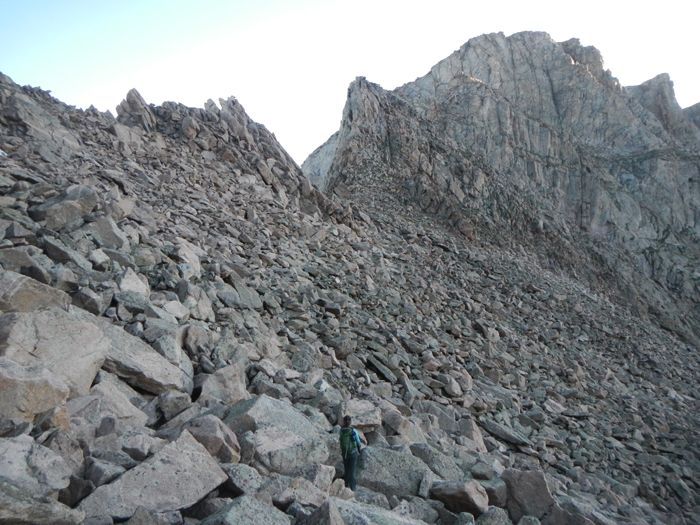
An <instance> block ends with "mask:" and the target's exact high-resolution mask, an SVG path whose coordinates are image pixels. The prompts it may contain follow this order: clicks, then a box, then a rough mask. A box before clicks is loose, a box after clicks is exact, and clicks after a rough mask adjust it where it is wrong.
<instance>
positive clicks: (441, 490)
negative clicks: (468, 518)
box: [430, 480, 489, 517]
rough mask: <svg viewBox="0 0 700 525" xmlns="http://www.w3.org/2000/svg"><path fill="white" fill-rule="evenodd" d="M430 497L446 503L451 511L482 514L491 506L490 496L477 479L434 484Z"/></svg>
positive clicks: (446, 506)
mask: <svg viewBox="0 0 700 525" xmlns="http://www.w3.org/2000/svg"><path fill="white" fill-rule="evenodd" d="M430 497H431V498H432V499H436V500H438V501H442V502H443V503H444V504H445V508H446V509H447V510H449V511H451V512H454V513H457V514H459V513H460V512H469V513H470V514H473V515H474V516H477V517H478V516H481V515H482V514H483V513H484V512H486V510H487V509H488V507H489V497H488V495H487V494H486V491H485V490H484V488H483V487H482V486H481V485H479V483H478V482H477V481H475V480H470V481H447V482H441V483H435V484H433V487H432V488H431V489H430Z"/></svg>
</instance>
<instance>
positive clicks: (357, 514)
mask: <svg viewBox="0 0 700 525" xmlns="http://www.w3.org/2000/svg"><path fill="white" fill-rule="evenodd" d="M328 501H329V502H331V503H333V504H334V505H335V506H336V507H337V508H338V511H339V512H340V516H341V517H342V518H343V521H344V523H345V525H366V524H367V523H372V524H377V525H425V522H424V521H422V520H414V519H411V518H407V517H405V516H401V515H399V514H396V513H395V512H392V511H390V510H386V509H382V508H380V507H375V506H374V505H366V504H364V503H359V502H357V501H354V500H344V499H340V498H330V499H329V500H328Z"/></svg>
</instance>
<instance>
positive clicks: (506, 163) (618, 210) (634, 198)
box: [303, 32, 700, 332]
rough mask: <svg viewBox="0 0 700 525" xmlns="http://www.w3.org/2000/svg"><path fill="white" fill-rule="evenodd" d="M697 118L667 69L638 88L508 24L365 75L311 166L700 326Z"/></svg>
mask: <svg viewBox="0 0 700 525" xmlns="http://www.w3.org/2000/svg"><path fill="white" fill-rule="evenodd" d="M697 121H698V119H697V109H696V108H695V107H693V108H688V109H687V110H682V109H681V108H680V107H679V106H678V104H677V102H676V101H675V97H674V94H673V84H672V82H671V81H670V79H669V78H668V76H667V75H659V76H658V77H656V78H654V79H652V80H650V81H648V82H645V83H644V84H642V85H640V86H635V87H631V88H624V87H622V86H620V85H619V83H618V81H617V80H616V79H615V78H614V77H613V76H612V75H611V74H610V72H609V71H607V70H605V69H604V67H603V61H602V58H601V55H600V53H599V52H598V51H597V50H596V49H595V48H592V47H583V46H581V44H580V43H579V42H578V40H576V39H572V40H569V41H567V42H564V43H556V42H554V41H553V40H552V39H551V38H550V37H549V36H548V35H546V34H544V33H529V32H528V33H519V34H515V35H512V36H510V37H507V38H506V37H505V36H504V35H503V34H500V33H499V34H491V35H484V36H481V37H478V38H474V39H472V40H470V41H469V42H467V43H466V44H465V45H464V46H462V48H460V49H459V50H458V51H456V52H455V53H453V54H452V55H451V56H449V57H448V58H446V59H444V60H443V61H441V62H440V63H438V64H437V65H435V66H434V67H433V68H432V69H431V71H430V72H429V73H428V74H427V75H425V76H424V77H422V78H419V79H417V80H416V81H414V82H411V83H408V84H405V85H404V86H401V87H400V88H397V89H396V90H394V91H391V92H389V91H385V90H383V89H382V88H380V87H379V86H376V85H373V84H371V83H369V82H367V81H366V80H365V79H363V78H358V79H357V80H356V81H355V82H353V83H352V84H351V86H350V88H349V91H348V100H347V104H346V107H345V110H344V114H343V120H342V124H341V128H340V130H339V132H338V133H337V136H335V135H334V138H333V139H332V140H331V141H329V142H328V143H327V144H326V145H324V146H322V147H321V148H319V149H318V150H317V151H316V152H314V153H313V154H312V155H311V157H310V158H309V159H307V161H306V162H305V163H304V166H303V169H304V170H305V172H306V174H307V176H309V177H314V178H315V179H316V180H319V181H321V184H322V185H325V186H326V187H327V188H328V189H330V190H331V191H335V192H336V193H337V194H339V195H344V196H348V195H352V198H354V199H356V200H358V201H365V200H367V198H368V197H369V198H370V199H371V198H372V195H376V194H377V191H376V188H375V186H376V185H377V184H379V183H381V185H383V186H388V187H390V190H389V193H393V194H395V195H397V194H401V195H402V198H403V199H409V200H413V201H417V202H418V203H420V205H421V207H422V208H423V209H425V210H430V211H433V212H435V213H438V215H440V216H441V217H443V218H444V219H445V220H447V221H448V223H450V224H452V225H453V226H455V227H457V228H458V229H460V230H461V231H463V232H464V233H466V234H467V235H472V236H476V237H478V238H481V239H486V238H487V237H488V238H493V235H494V233H495V232H497V234H498V236H500V237H502V238H503V239H505V240H507V242H514V243H516V244H519V245H521V246H523V247H525V248H526V249H527V250H529V251H537V252H541V253H543V254H545V255H546V256H547V258H548V259H550V260H554V261H557V262H556V265H557V266H560V267H564V268H567V269H568V271H569V272H571V271H575V272H576V273H577V274H578V275H580V276H582V277H583V278H584V279H585V280H587V281H588V282H589V283H591V284H592V285H594V286H597V287H598V288H614V289H616V290H617V289H619V290H621V292H619V294H618V295H619V296H620V297H622V298H623V300H624V301H625V302H629V303H632V304H633V305H634V307H635V308H636V309H637V310H638V311H642V312H643V311H645V310H646V309H647V308H648V307H649V308H650V310H651V311H652V313H655V314H659V315H660V316H661V317H662V318H666V321H664V322H666V323H667V324H668V323H669V322H670V321H669V318H670V317H673V318H675V319H676V320H677V323H678V328H681V329H686V328H688V327H689V326H690V325H694V327H695V328H694V330H695V331H696V332H697V327H698V326H700V323H699V322H698V321H699V320H698V319H693V320H690V321H688V320H687V318H686V319H685V320H684V311H685V310H690V309H691V308H692V305H694V304H696V303H697V301H698V300H700V288H699V287H698V279H699V278H700V273H698V260H699V259H698V239H699V236H698V234H699V233H700V222H699V218H700V177H699V173H700V128H698V125H697ZM487 230H488V233H486V231H487ZM480 231H481V232H482V235H479V232H480ZM552 246H555V247H556V248H554V249H553V248H552ZM615 293H617V292H615ZM679 299H680V301H681V303H682V306H681V307H680V308H676V307H675V306H674V303H676V301H677V300H679ZM676 306H677V304H676ZM671 324H673V323H671ZM683 325H685V328H682V327H683Z"/></svg>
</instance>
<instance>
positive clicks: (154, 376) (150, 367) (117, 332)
mask: <svg viewBox="0 0 700 525" xmlns="http://www.w3.org/2000/svg"><path fill="white" fill-rule="evenodd" d="M71 313H72V315H73V316H74V317H78V318H79V319H84V320H92V321H94V322H95V323H97V324H98V326H99V327H100V329H101V330H102V331H103V332H104V335H105V337H106V340H107V341H108V342H109V345H110V346H109V349H108V352H107V356H106V358H105V362H104V365H103V366H104V369H105V370H107V371H108V372H112V373H113V374H116V375H118V376H119V377H120V378H122V379H123V380H124V381H126V382H127V383H129V384H130V385H131V386H133V387H136V388H139V389H142V390H145V391H147V392H152V393H154V394H161V393H163V392H165V391H167V390H173V389H174V390H179V391H181V392H187V393H188V394H189V393H192V388H193V386H194V385H193V382H192V377H188V376H187V374H185V373H184V372H183V371H182V370H181V369H180V368H178V367H175V366H173V365H172V364H171V363H170V362H168V360H167V359H165V358H164V357H163V356H161V355H160V354H159V353H158V352H156V351H155V350H154V349H153V348H151V347H150V346H148V345H147V344H146V343H144V342H143V341H141V340H140V339H138V338H137V337H134V336H133V335H131V334H129V333H127V332H125V331H124V330H122V329H121V328H119V327H117V326H113V325H112V324H110V323H109V322H108V321H106V320H103V319H101V318H98V317H95V316H93V315H92V314H90V313H88V312H85V311H83V310H78V309H74V310H72V311H71Z"/></svg>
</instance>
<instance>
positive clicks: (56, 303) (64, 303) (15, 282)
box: [0, 270, 71, 312]
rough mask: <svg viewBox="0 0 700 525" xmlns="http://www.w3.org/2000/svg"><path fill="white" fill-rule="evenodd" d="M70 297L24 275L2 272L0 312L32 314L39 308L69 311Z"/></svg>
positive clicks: (0, 274)
mask: <svg viewBox="0 0 700 525" xmlns="http://www.w3.org/2000/svg"><path fill="white" fill-rule="evenodd" d="M70 302H71V301H70V296H69V295H68V294H66V293H65V292H62V291H60V290H56V289H55V288H52V287H51V286H46V285H45V284H42V283H40V282H39V281H36V280H34V279H31V278H29V277H25V276H24V275H20V274H18V273H15V272H10V271H6V270H0V311H2V312H32V311H34V310H36V309H38V308H49V307H56V308H61V309H64V310H65V309H67V308H68V305H69V304H70Z"/></svg>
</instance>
